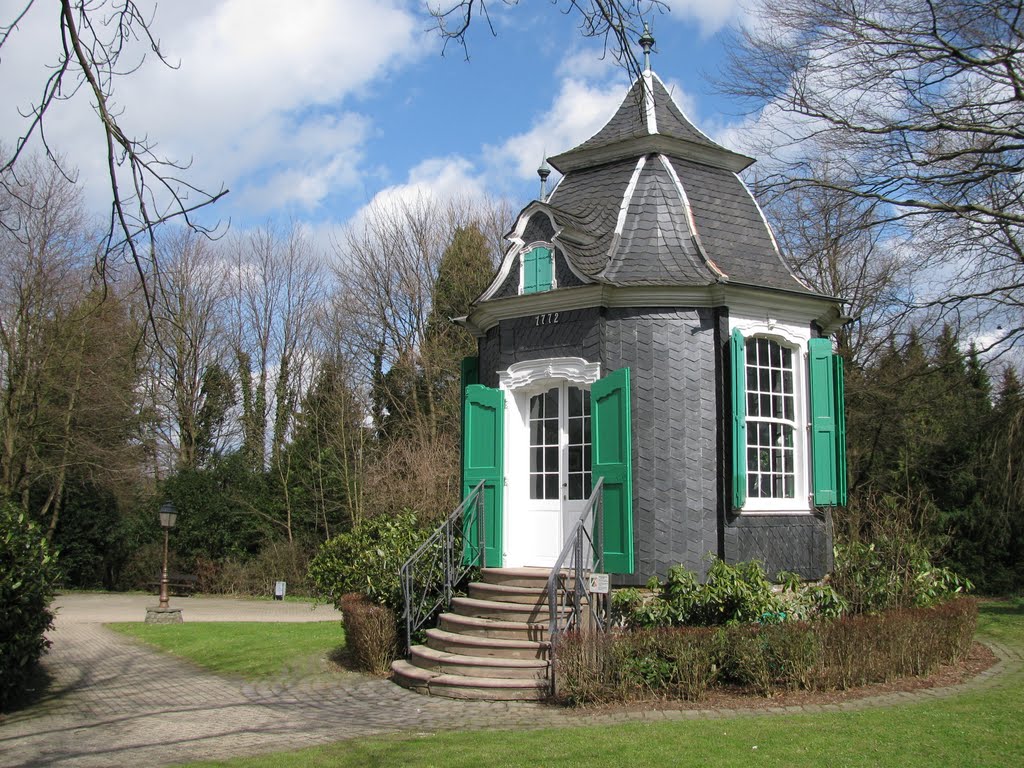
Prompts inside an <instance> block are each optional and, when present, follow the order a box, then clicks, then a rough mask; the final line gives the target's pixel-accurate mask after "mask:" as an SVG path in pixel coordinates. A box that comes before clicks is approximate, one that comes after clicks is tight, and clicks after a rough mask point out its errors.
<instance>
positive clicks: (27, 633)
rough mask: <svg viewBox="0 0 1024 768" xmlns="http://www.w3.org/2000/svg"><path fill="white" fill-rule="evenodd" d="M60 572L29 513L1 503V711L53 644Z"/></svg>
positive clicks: (44, 539)
mask: <svg viewBox="0 0 1024 768" xmlns="http://www.w3.org/2000/svg"><path fill="white" fill-rule="evenodd" d="M57 578H58V574H57V569H56V563H55V559H54V556H53V554H52V553H51V552H50V549H49V546H48V545H47V542H46V538H45V537H44V536H43V534H42V533H41V532H40V531H39V529H38V528H37V527H36V526H35V524H34V523H32V521H30V520H29V519H28V517H27V516H26V514H25V512H24V511H23V510H21V509H20V508H18V507H16V506H15V505H13V504H9V503H0V710H3V709H4V708H5V707H6V706H7V704H8V703H9V702H10V701H11V700H12V699H13V697H14V694H15V693H17V692H18V691H20V690H21V689H22V687H23V686H24V684H25V682H26V681H27V680H28V679H29V676H30V675H31V674H32V671H33V669H34V667H35V664H36V662H37V661H39V657H40V656H42V654H43V652H44V651H45V650H46V648H47V647H48V646H49V644H50V643H49V641H48V640H47V639H46V637H45V633H46V630H48V629H49V628H50V627H51V626H53V613H52V612H51V611H50V609H49V604H50V599H51V598H52V597H53V590H54V586H55V584H56V582H57Z"/></svg>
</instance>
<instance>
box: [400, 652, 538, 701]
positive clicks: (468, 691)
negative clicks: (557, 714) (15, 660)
mask: <svg viewBox="0 0 1024 768" xmlns="http://www.w3.org/2000/svg"><path fill="white" fill-rule="evenodd" d="M391 671H392V673H393V679H394V681H395V682H396V683H398V684H399V685H401V686H403V687H404V688H409V689H411V690H414V691H418V692H419V693H425V694H428V695H431V696H446V697H448V698H452V699H478V700H490V701H538V700H541V699H544V698H546V697H547V695H548V692H549V685H548V682H547V680H516V679H510V678H500V677H469V676H465V675H450V674H443V673H437V672H432V671H430V670H427V669H423V668H422V667H417V666H415V665H414V664H410V663H409V662H408V661H405V660H403V659H399V660H398V661H396V662H394V663H393V664H392V665H391Z"/></svg>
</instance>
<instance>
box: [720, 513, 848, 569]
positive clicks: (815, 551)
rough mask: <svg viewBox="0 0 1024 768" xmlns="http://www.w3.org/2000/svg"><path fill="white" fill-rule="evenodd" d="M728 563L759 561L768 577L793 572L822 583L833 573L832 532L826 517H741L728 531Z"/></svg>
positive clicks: (726, 545)
mask: <svg viewBox="0 0 1024 768" xmlns="http://www.w3.org/2000/svg"><path fill="white" fill-rule="evenodd" d="M725 559H726V560H727V561H729V562H730V563H734V562H739V561H742V560H760V561H761V562H762V563H763V564H764V569H765V573H767V574H768V576H769V578H774V577H775V575H776V574H778V572H779V571H792V572H793V573H797V574H799V575H800V576H802V577H804V578H805V579H814V580H817V579H821V578H823V577H824V576H825V575H826V574H827V573H828V572H829V571H830V570H831V569H832V530H831V525H829V521H828V518H827V516H822V517H818V516H817V515H740V516H738V517H734V518H732V519H731V520H730V521H729V522H728V523H727V525H726V527H725Z"/></svg>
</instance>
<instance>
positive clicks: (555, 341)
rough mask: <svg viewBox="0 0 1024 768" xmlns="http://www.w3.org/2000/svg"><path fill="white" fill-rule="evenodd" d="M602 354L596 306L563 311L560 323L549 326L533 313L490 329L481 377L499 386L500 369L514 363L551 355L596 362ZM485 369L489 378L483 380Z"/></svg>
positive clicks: (598, 315)
mask: <svg viewBox="0 0 1024 768" xmlns="http://www.w3.org/2000/svg"><path fill="white" fill-rule="evenodd" d="M492 337H493V340H492ZM485 346H486V347H487V351H486V359H485V358H484V354H485V353H484V351H483V348H484V347H485ZM600 354H601V332H600V310H598V309H596V308H594V309H577V310H571V311H568V312H559V313H558V322H557V323H549V324H545V325H538V324H537V318H536V317H535V316H533V315H530V316H528V317H521V318H517V319H515V320H502V321H501V322H500V323H499V324H498V326H497V327H496V328H494V329H492V330H491V331H490V332H488V334H487V341H486V342H485V344H483V345H481V360H480V371H481V380H482V382H483V383H485V384H487V385H488V386H492V387H496V386H498V375H497V371H504V370H506V369H507V368H508V367H509V366H510V365H512V364H514V363H521V362H524V361H526V360H542V359H544V358H548V357H582V358H583V359H584V360H588V361H594V360H599V359H600ZM492 360H493V364H492V362H491V361H492ZM492 365H493V367H492ZM485 370H486V371H487V372H488V374H486V375H487V376H488V380H487V381H483V377H484V376H485V374H484V371H485Z"/></svg>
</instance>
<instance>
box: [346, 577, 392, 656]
mask: <svg viewBox="0 0 1024 768" xmlns="http://www.w3.org/2000/svg"><path fill="white" fill-rule="evenodd" d="M338 604H339V607H340V609H341V612H342V614H343V615H344V625H345V642H346V645H347V646H348V649H349V652H350V653H351V654H352V658H353V660H354V661H355V662H356V664H357V665H358V666H359V668H360V669H365V670H366V671H368V672H371V673H372V674H375V675H385V674H387V673H388V670H389V669H390V667H391V662H392V661H394V660H395V658H396V656H397V655H398V629H397V624H396V623H395V614H394V612H393V611H392V610H391V609H390V608H387V607H386V606H383V605H378V604H376V603H373V602H371V601H370V600H368V599H367V598H366V597H365V596H364V595H360V594H355V593H349V594H346V595H343V596H342V597H340V598H339V600H338Z"/></svg>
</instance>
